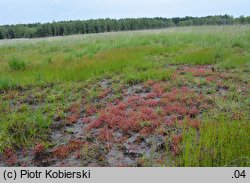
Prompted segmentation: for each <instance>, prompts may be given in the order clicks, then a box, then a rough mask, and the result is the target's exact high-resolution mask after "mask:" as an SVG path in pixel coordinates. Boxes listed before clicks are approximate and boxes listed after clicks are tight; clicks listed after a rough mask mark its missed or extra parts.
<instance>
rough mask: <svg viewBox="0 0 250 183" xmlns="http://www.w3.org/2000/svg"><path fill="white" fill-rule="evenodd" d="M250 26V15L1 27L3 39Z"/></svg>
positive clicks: (69, 22)
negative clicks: (210, 26)
mask: <svg viewBox="0 0 250 183" xmlns="http://www.w3.org/2000/svg"><path fill="white" fill-rule="evenodd" d="M232 24H250V16H247V17H244V16H240V17H238V18H234V17H233V16H230V15H219V16H206V17H189V16H187V17H183V18H180V17H175V18H161V17H156V18H126V19H109V18H106V19H96V20H76V21H60V22H55V21H53V22H52V23H43V24H41V23H33V24H17V25H2V26H0V39H13V38H38V37H49V36H65V35H73V34H89V33H102V32H114V31H131V30H143V29H160V28H168V27H174V26H199V25H232Z"/></svg>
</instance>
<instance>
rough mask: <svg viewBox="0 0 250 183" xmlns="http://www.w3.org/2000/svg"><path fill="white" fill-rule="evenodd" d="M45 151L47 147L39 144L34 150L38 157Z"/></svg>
mask: <svg viewBox="0 0 250 183" xmlns="http://www.w3.org/2000/svg"><path fill="white" fill-rule="evenodd" d="M44 150H45V146H44V145H43V144H37V145H36V146H35V147H34V149H33V154H35V155H37V154H40V153H42V152H43V151H44Z"/></svg>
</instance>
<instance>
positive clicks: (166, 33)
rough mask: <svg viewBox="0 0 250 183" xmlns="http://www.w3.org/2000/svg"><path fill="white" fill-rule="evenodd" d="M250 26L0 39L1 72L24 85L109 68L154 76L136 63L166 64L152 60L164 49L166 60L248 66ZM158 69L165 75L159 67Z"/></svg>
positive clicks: (85, 76)
mask: <svg viewBox="0 0 250 183" xmlns="http://www.w3.org/2000/svg"><path fill="white" fill-rule="evenodd" d="M249 30H250V29H249V26H202V27H188V28H170V29H166V30H154V31H135V32H119V33H105V34H95V35H78V36H67V37H60V38H45V39H31V40H23V41H14V40H11V41H10V42H6V41H4V42H3V43H1V44H0V45H1V46H0V55H1V62H0V78H3V77H5V78H7V79H8V80H12V81H14V82H15V83H17V84H19V85H27V84H39V83H44V82H64V81H82V80H86V79H90V78H93V77H95V76H100V75H102V74H108V73H111V74H112V73H123V75H124V76H128V80H131V79H130V78H132V80H133V78H135V77H137V76H138V77H139V79H140V78H141V77H143V78H145V77H146V76H145V77H144V76H143V75H147V74H149V75H151V76H150V77H149V78H151V79H153V78H154V77H153V75H154V73H153V71H152V70H151V71H150V72H149V71H147V72H144V71H143V72H144V74H143V72H142V73H138V71H137V69H136V67H147V68H149V67H152V66H153V67H156V68H160V67H162V65H163V64H162V62H161V63H159V62H157V61H156V60H154V59H151V60H149V61H148V59H147V58H148V57H149V56H150V55H151V56H152V55H155V56H157V55H164V57H163V58H162V61H163V62H165V63H168V64H169V63H175V64H216V66H217V67H219V68H222V69H224V68H238V67H244V66H246V65H247V63H249V59H248V58H249V48H250V36H249V34H250V31H249ZM13 55H14V56H15V58H16V59H17V60H18V62H17V60H16V61H14V62H11V63H12V64H10V65H12V66H11V67H12V68H13V69H14V70H19V72H13V69H10V68H9V67H10V65H8V64H6V62H8V61H9V60H11V58H13ZM151 58H153V57H151ZM20 60H25V62H28V63H29V67H27V68H26V65H25V64H23V63H24V62H19V61H20ZM24 68H25V69H24ZM141 71H142V70H141ZM37 73H39V74H37ZM132 73H133V74H132ZM145 73H147V74H145ZM38 75H39V77H38ZM155 75H156V77H155V78H156V79H157V78H161V77H163V78H164V76H159V74H158V71H155ZM135 79H136V78H135ZM2 86H3V85H2ZM5 87H6V85H5Z"/></svg>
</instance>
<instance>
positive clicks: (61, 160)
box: [0, 65, 249, 167]
mask: <svg viewBox="0 0 250 183" xmlns="http://www.w3.org/2000/svg"><path fill="white" fill-rule="evenodd" d="M166 67H168V68H173V69H175V73H174V74H173V75H172V77H171V79H170V80H166V81H152V80H150V81H146V82H136V83H133V84H123V83H122V82H121V81H119V79H112V78H105V79H101V80H100V81H98V82H96V83H95V84H93V86H91V91H90V92H92V91H96V95H94V96H93V97H87V96H86V95H85V94H84V95H83V96H82V101H81V102H75V103H74V104H72V105H71V106H70V107H69V108H68V109H67V111H65V114H66V115H65V117H64V118H61V117H58V116H56V115H55V117H54V119H53V123H52V125H51V130H50V133H49V142H50V144H51V145H50V146H49V147H45V146H44V145H43V144H35V145H34V146H33V147H32V148H30V149H29V148H27V149H7V150H5V152H4V153H2V154H1V156H0V166H60V167H61V166H67V167H70V166H91V167H95V166H102V167H103V166H108V167H110V166H111V167H117V166H129V167H131V166H132V167H133V166H163V165H164V166H176V164H175V162H174V158H173V157H176V156H178V155H179V154H180V153H181V146H182V145H181V142H182V131H183V129H184V128H186V127H188V128H194V129H196V130H197V133H199V128H200V125H201V124H202V118H203V115H205V114H206V113H207V112H208V111H209V110H210V109H212V108H214V107H216V104H215V98H222V99H225V100H226V99H227V94H228V92H230V90H231V88H230V87H231V86H230V84H229V83H234V86H235V87H234V90H237V91H238V92H239V93H240V94H241V95H246V94H247V91H248V89H249V84H248V83H247V82H246V81H244V80H242V79H241V78H239V77H238V76H237V73H234V72H233V71H230V72H228V73H221V72H220V71H217V70H216V69H215V68H214V67H213V66H189V65H183V66H175V65H168V66H166ZM25 92H29V89H27V91H25ZM44 95H46V93H44ZM26 102H27V101H26ZM33 103H35V104H37V103H36V102H33ZM33 103H32V101H31V102H30V105H34V104H33ZM40 105H43V104H42V102H41V101H40ZM33 107H34V109H35V108H36V105H34V106H33ZM235 117H237V114H235Z"/></svg>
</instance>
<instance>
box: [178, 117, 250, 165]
mask: <svg viewBox="0 0 250 183" xmlns="http://www.w3.org/2000/svg"><path fill="white" fill-rule="evenodd" d="M249 127H250V125H249V122H247V121H246V120H231V119H229V118H228V117H227V116H224V115H220V116H219V117H217V119H209V118H207V119H203V125H202V127H201V129H200V132H199V133H198V132H197V131H196V130H194V129H191V128H189V129H188V130H186V131H184V133H183V134H184V135H183V136H184V139H183V146H184V147H183V153H182V156H181V157H180V165H181V166H185V167H187V166H189V167H193V166H202V167H203V166H204V167H218V166H249V165H250V159H249V156H250V153H249V152H250V145H249V140H250V138H249Z"/></svg>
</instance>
